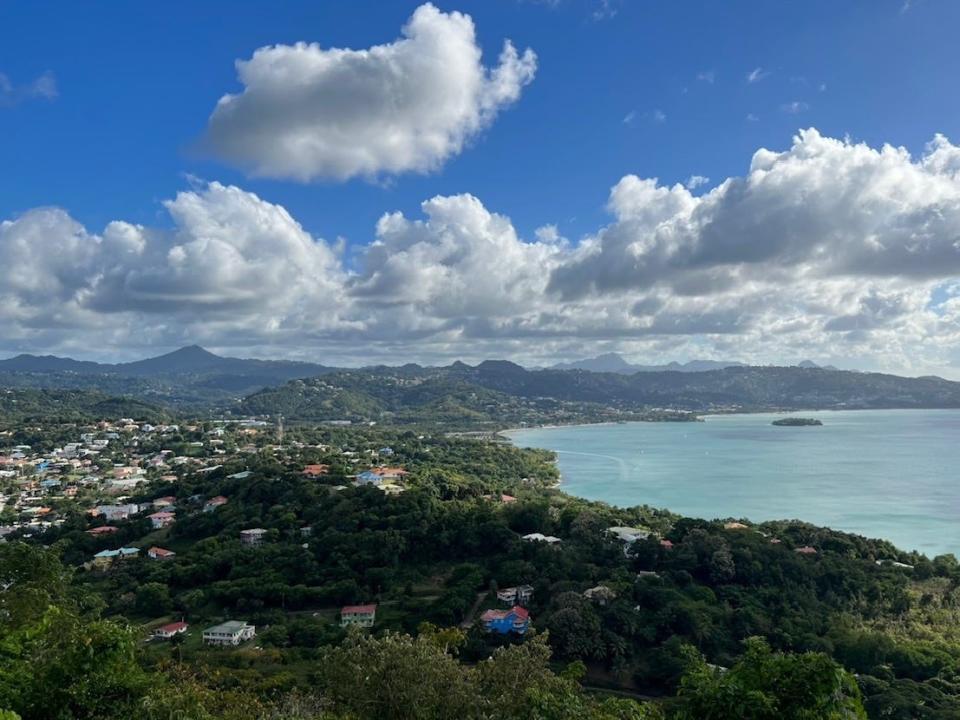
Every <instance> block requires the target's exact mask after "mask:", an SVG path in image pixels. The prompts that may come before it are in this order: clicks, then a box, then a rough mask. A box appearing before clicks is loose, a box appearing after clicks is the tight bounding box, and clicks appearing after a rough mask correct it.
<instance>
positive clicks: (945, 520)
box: [508, 410, 960, 557]
mask: <svg viewBox="0 0 960 720" xmlns="http://www.w3.org/2000/svg"><path fill="white" fill-rule="evenodd" d="M782 417H786V415H784V414H773V413H757V414H744V415H717V416H709V417H707V418H706V420H705V422H701V423H625V424H614V425H578V426H568V427H554V428H538V429H529V430H515V431H511V432H510V433H508V435H509V436H510V438H511V439H512V440H513V442H514V443H515V444H517V445H519V446H522V447H539V448H548V449H550V450H555V451H556V452H557V453H558V455H557V457H558V463H559V466H560V472H561V474H562V476H563V481H562V485H561V488H562V489H563V490H564V491H565V492H568V493H570V494H572V495H578V496H580V497H583V498H587V499H590V500H602V501H604V502H608V503H612V504H614V505H620V506H630V505H640V504H647V505H651V506H654V507H663V508H667V509H669V510H672V511H674V512H677V513H680V514H682V515H688V516H692V517H702V518H718V517H738V518H739V517H745V518H749V519H750V520H753V521H762V520H775V519H791V518H795V519H799V520H804V521H807V522H810V523H814V524H816V525H825V526H828V527H831V528H834V529H836V530H843V531H847V532H853V533H858V534H861V535H866V536H868V537H876V538H884V539H887V540H890V541H892V542H893V543H895V544H896V545H897V546H898V547H900V548H902V549H904V550H918V551H920V552H923V553H925V554H927V555H929V556H931V557H932V556H935V555H939V554H942V553H948V552H950V553H955V554H957V555H958V556H960V410H858V411H836V412H830V411H821V412H813V411H805V412H799V413H791V414H790V417H805V418H807V417H809V418H818V419H820V420H822V421H823V426H822V427H775V426H773V425H771V423H772V421H773V420H775V419H777V418H782Z"/></svg>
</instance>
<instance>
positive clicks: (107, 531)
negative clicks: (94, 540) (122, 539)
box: [87, 525, 117, 537]
mask: <svg viewBox="0 0 960 720" xmlns="http://www.w3.org/2000/svg"><path fill="white" fill-rule="evenodd" d="M116 531H117V528H115V527H114V526H113V525H101V526H100V527H95V528H90V529H89V530H87V535H93V536H94V537H97V536H99V535H112V534H113V533H115V532H116Z"/></svg>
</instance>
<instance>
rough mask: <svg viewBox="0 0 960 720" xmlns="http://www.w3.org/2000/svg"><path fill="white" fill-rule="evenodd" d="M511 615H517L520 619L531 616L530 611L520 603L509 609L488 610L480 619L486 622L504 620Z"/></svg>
mask: <svg viewBox="0 0 960 720" xmlns="http://www.w3.org/2000/svg"><path fill="white" fill-rule="evenodd" d="M510 615H515V616H516V617H517V618H519V619H520V620H528V619H529V618H530V613H529V612H528V611H527V609H526V608H523V607H520V606H519V605H514V606H513V607H512V608H510V609H509V610H487V611H486V612H485V613H484V614H483V615H481V616H480V619H481V620H483V621H484V622H486V621H489V620H503V619H504V618H506V617H509V616H510Z"/></svg>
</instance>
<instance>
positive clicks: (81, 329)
mask: <svg viewBox="0 0 960 720" xmlns="http://www.w3.org/2000/svg"><path fill="white" fill-rule="evenodd" d="M419 12H420V11H418V13H419ZM434 12H436V11H434ZM164 208H165V210H166V213H167V214H168V215H169V218H170V226H169V227H166V228H160V227H156V228H151V227H144V226H141V225H135V224H131V223H128V222H125V221H123V220H115V221H113V222H111V223H109V224H108V225H107V226H106V227H105V228H104V229H103V230H102V231H100V232H95V231H92V230H90V229H88V228H85V227H84V226H83V225H81V224H80V223H79V222H77V221H76V220H74V219H73V218H72V217H71V216H70V215H69V213H68V212H67V211H66V210H64V209H60V208H36V209H33V210H30V211H28V212H26V213H23V214H22V215H20V216H18V217H15V218H11V219H8V220H4V221H2V222H0V252H2V253H3V256H4V257H5V258H7V259H8V265H9V267H16V268H18V271H17V272H16V273H5V274H3V275H0V336H2V337H3V338H4V341H3V343H0V349H2V350H4V351H7V352H10V353H13V352H19V351H44V352H58V353H62V354H68V353H73V354H80V355H84V356H91V355H95V354H97V353H98V352H99V353H112V354H118V355H119V354H123V353H128V354H129V352H130V349H131V348H140V349H144V348H162V349H167V348H172V347H175V346H179V345H184V344H190V343H199V344H203V345H208V346H211V347H215V348H224V349H234V350H235V351H241V350H245V351H246V353H245V354H250V355H253V354H257V353H260V354H266V353H267V352H269V353H272V354H273V355H274V356H280V355H286V356H290V357H302V358H304V359H316V360H328V359H330V358H334V359H337V360H339V361H346V360H349V359H350V358H353V359H354V360H355V361H356V362H366V363H369V362H405V361H407V360H421V361H424V360H434V361H446V360H449V359H452V358H457V357H463V358H466V359H481V358H483V357H507V358H511V359H516V360H519V361H524V362H529V363H538V362H545V361H550V360H552V359H561V358H566V357H580V356H588V355H594V354H599V353H600V352H606V351H611V350H616V351H621V352H623V353H625V354H626V355H628V356H633V357H638V358H644V359H648V360H651V361H652V360H662V359H672V358H681V359H683V358H690V357H704V358H722V359H738V360H747V361H751V362H758V363H763V362H781V361H788V360H789V361H797V360H800V359H803V358H806V357H813V358H814V359H829V360H831V361H836V360H838V359H840V360H843V359H846V360H847V361H848V364H849V365H864V364H865V362H866V360H868V359H869V361H870V363H871V364H870V367H875V368H878V369H885V370H890V371H896V372H905V373H911V374H924V373H928V372H939V373H941V374H945V375H948V376H949V375H951V372H950V371H951V369H952V368H957V369H958V370H957V371H955V372H953V373H952V375H953V376H954V377H957V376H958V375H960V355H958V350H957V347H958V340H960V280H958V279H957V278H958V277H960V147H958V146H955V145H953V144H951V143H950V142H949V140H947V138H945V137H943V136H939V135H938V136H936V137H935V138H934V139H933V140H932V141H931V142H930V144H929V145H928V147H927V148H926V150H925V152H924V153H923V154H922V155H920V156H919V157H911V156H910V154H909V153H908V152H907V151H906V150H904V149H903V148H898V147H893V146H890V145H884V146H882V147H870V146H868V145H866V144H863V143H856V142H853V141H850V140H846V139H835V138H829V137H825V136H823V135H821V134H820V133H819V132H818V131H817V130H816V129H813V128H810V129H806V130H802V131H800V132H799V133H798V134H797V135H796V137H795V138H794V139H793V142H792V144H791V145H790V147H789V148H787V149H786V150H783V151H779V152H778V151H772V150H769V149H765V148H761V149H759V150H757V151H756V152H755V153H754V155H753V158H752V160H751V162H750V166H749V171H748V172H747V173H746V174H745V175H744V176H742V177H729V178H726V179H724V180H722V182H719V183H717V184H716V185H715V186H714V187H713V188H712V189H711V190H709V191H708V192H705V193H704V194H702V195H694V194H692V193H691V192H690V190H688V189H687V187H685V186H684V185H683V184H681V183H678V184H675V185H671V186H668V185H663V184H661V183H660V182H659V181H658V180H657V179H656V178H641V177H638V176H635V175H627V176H625V177H623V178H621V179H620V180H619V181H618V182H616V183H615V184H614V185H613V187H612V189H611V190H610V193H609V200H608V204H607V208H608V211H609V213H610V218H611V219H610V222H609V223H608V224H606V225H605V226H603V227H598V228H597V229H596V230H595V231H594V232H592V233H590V234H588V235H587V236H585V237H582V238H578V239H577V240H575V241H574V240H570V239H567V238H564V237H563V236H562V233H561V232H560V231H559V230H558V229H557V227H555V226H553V225H550V224H544V226H543V227H542V228H541V229H540V230H538V231H537V232H536V233H535V236H534V237H533V238H522V237H521V236H520V234H519V233H518V231H517V229H516V228H515V227H514V226H513V224H512V223H511V221H510V219H509V217H508V216H507V215H505V214H501V213H500V212H497V211H495V210H492V209H488V208H487V207H486V206H485V205H484V204H483V202H482V200H481V199H480V198H477V197H474V196H473V195H470V194H459V195H450V196H436V197H433V198H430V199H427V200H426V201H425V202H423V203H422V205H421V211H422V215H421V216H420V217H413V218H411V217H407V216H405V215H404V214H403V213H400V212H386V213H385V214H384V215H383V216H382V217H381V218H380V220H379V221H378V222H377V224H376V227H375V228H373V231H372V237H371V238H370V240H369V243H368V244H367V245H366V246H364V247H362V248H360V249H359V252H358V255H357V256H356V257H355V258H353V259H351V258H348V257H345V256H344V251H343V248H342V245H341V244H340V243H339V242H329V241H327V240H324V239H322V238H318V237H315V236H313V235H312V234H311V233H309V232H308V231H307V230H306V229H304V228H303V227H302V226H301V225H300V224H299V223H298V222H297V220H296V219H295V218H293V217H292V216H291V215H290V214H289V213H288V212H287V211H286V210H285V209H284V208H283V207H282V206H280V205H277V204H274V203H271V202H268V201H267V200H265V199H263V198H261V197H258V196H257V195H255V194H253V193H251V192H247V191H245V190H243V189H241V188H238V187H235V186H229V185H223V184H220V183H217V182H211V183H209V184H207V185H204V186H201V187H195V188H192V189H189V190H184V191H182V192H180V193H178V194H177V195H176V196H175V197H174V198H173V199H171V200H168V201H166V202H164ZM504 210H509V209H508V208H505V209H504ZM558 212H559V209H558ZM551 220H552V219H551V218H544V222H545V223H549V222H550V221H551ZM268 348H269V350H268ZM745 353H749V355H745ZM137 354H142V352H141V353H137Z"/></svg>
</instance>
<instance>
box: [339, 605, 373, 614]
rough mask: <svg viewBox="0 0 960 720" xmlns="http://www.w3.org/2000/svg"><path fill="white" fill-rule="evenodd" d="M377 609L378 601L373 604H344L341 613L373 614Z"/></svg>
mask: <svg viewBox="0 0 960 720" xmlns="http://www.w3.org/2000/svg"><path fill="white" fill-rule="evenodd" d="M376 611H377V604H376V603H373V604H371V605H344V606H343V607H342V608H340V614H341V615H373V613H375V612H376Z"/></svg>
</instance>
